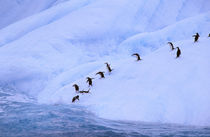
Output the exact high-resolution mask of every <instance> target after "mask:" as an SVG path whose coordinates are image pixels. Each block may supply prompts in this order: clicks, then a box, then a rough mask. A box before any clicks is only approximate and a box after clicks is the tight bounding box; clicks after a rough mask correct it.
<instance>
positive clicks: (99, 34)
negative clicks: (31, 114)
mask: <svg viewBox="0 0 210 137" xmlns="http://www.w3.org/2000/svg"><path fill="white" fill-rule="evenodd" d="M172 5H173V6H172ZM208 5H210V1H206V0H192V1H188V0H178V1H169V0H133V1H130V0H114V1H113V0H69V1H66V2H62V3H60V4H57V5H55V6H53V7H52V8H49V9H47V10H45V11H43V12H40V13H38V14H35V15H34V16H31V17H28V18H26V19H24V20H21V21H19V22H16V23H14V24H12V25H9V26H8V27H6V28H3V29H1V30H0V66H1V69H0V86H4V87H5V85H9V86H12V87H15V88H16V90H17V91H19V92H23V93H26V94H27V95H30V96H33V97H35V98H37V99H38V101H39V102H40V103H59V102H60V103H70V102H71V98H72V97H73V96H74V95H75V93H74V89H73V88H72V84H73V83H78V84H79V85H81V88H82V89H85V90H86V89H87V88H88V87H87V86H86V83H85V78H86V77H87V76H94V77H95V73H96V72H97V71H99V70H101V69H102V70H103V69H104V62H106V61H108V62H110V63H111V65H112V66H113V67H114V72H113V74H112V75H109V76H107V78H106V79H105V80H98V79H97V80H94V87H93V89H92V90H91V91H92V94H90V95H87V96H85V95H84V96H81V100H80V103H79V104H85V105H86V104H87V105H88V106H90V107H91V109H93V111H94V112H95V113H97V114H98V115H99V116H102V117H106V118H111V119H121V120H125V119H126V120H141V121H153V122H154V121H155V122H157V121H160V122H173V123H185V124H196V125H210V120H209V115H210V111H208V108H209V106H210V104H209V103H208V102H207V100H206V99H207V98H209V91H210V90H209V89H210V86H209V85H210V84H208V82H209V69H208V67H209V66H210V65H209V63H208V61H207V59H208V57H209V55H208V49H209V48H208V43H209V39H207V38H206V37H207V35H208V33H209V32H208V31H209V30H210V13H209V12H210V7H209V6H208ZM195 32H199V33H200V34H201V39H200V40H199V43H196V44H194V43H193V38H192V35H193V34H194V33H195ZM168 41H172V42H174V43H175V45H177V46H180V48H181V50H183V51H182V52H183V53H182V56H181V58H180V59H175V53H174V52H170V50H169V48H168V45H167V46H165V44H166V43H167V42H168ZM133 52H139V53H141V55H143V61H142V62H138V63H137V62H135V61H133V58H131V57H130V55H131V54H132V53H133ZM190 53H194V54H196V56H195V55H194V56H193V55H191V54H190ZM197 64H199V65H197ZM175 70H177V71H175ZM157 71H158V72H157ZM192 73H194V74H195V75H194V77H193V74H192ZM178 76H180V77H178ZM172 77H173V79H172ZM184 82H185V83H184ZM129 84H130V85H131V86H129ZM201 87H202V88H201ZM168 90H170V91H168ZM191 90H192V92H190V91H191ZM121 92H122V94H120V93H121ZM195 100H197V101H195ZM97 104H98V105H97ZM200 105H201V106H200ZM122 106H125V107H122ZM137 106H142V107H137ZM193 108H195V109H193ZM114 110H119V111H117V112H115V111H114ZM133 111H135V112H136V113H133ZM175 111H177V113H175ZM109 112H110V113H109ZM113 112H114V113H113ZM174 114H177V118H176V119H175V118H174V117H176V116H174Z"/></svg>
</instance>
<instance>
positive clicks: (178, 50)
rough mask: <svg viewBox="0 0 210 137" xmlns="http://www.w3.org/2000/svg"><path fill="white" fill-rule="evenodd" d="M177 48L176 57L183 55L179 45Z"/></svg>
mask: <svg viewBox="0 0 210 137" xmlns="http://www.w3.org/2000/svg"><path fill="white" fill-rule="evenodd" d="M176 48H177V52H176V58H178V57H179V56H180V55H181V50H180V49H179V47H176Z"/></svg>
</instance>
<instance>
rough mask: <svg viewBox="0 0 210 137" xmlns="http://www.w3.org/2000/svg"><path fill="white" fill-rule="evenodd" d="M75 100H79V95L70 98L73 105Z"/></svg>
mask: <svg viewBox="0 0 210 137" xmlns="http://www.w3.org/2000/svg"><path fill="white" fill-rule="evenodd" d="M76 100H79V95H77V96H75V97H73V98H72V103H74V102H75V101H76Z"/></svg>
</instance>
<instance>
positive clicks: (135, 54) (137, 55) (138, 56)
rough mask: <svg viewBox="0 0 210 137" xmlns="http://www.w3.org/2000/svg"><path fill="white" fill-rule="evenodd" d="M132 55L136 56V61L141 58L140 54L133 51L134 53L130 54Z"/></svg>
mask: <svg viewBox="0 0 210 137" xmlns="http://www.w3.org/2000/svg"><path fill="white" fill-rule="evenodd" d="M132 56H136V57H137V60H136V61H139V60H141V58H140V55H139V54H138V53H134V54H132Z"/></svg>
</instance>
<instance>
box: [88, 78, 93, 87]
mask: <svg viewBox="0 0 210 137" xmlns="http://www.w3.org/2000/svg"><path fill="white" fill-rule="evenodd" d="M86 79H87V81H86V83H88V86H89V87H90V86H93V81H92V80H93V79H94V78H90V77H87V78H86Z"/></svg>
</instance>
